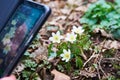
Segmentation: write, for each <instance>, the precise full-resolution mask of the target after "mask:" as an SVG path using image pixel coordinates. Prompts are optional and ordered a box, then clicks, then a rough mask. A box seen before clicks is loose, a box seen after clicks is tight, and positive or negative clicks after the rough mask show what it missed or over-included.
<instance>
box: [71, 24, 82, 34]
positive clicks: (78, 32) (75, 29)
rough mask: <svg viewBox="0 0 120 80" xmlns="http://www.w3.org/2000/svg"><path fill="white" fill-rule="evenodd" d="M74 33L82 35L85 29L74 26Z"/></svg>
mask: <svg viewBox="0 0 120 80" xmlns="http://www.w3.org/2000/svg"><path fill="white" fill-rule="evenodd" d="M72 32H74V33H77V34H79V35H81V34H82V33H83V32H84V29H83V28H82V27H81V26H80V27H76V26H73V29H72Z"/></svg>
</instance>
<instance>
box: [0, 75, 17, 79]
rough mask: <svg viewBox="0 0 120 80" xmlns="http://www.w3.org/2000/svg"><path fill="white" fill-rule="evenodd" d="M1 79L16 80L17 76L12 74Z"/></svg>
mask: <svg viewBox="0 0 120 80" xmlns="http://www.w3.org/2000/svg"><path fill="white" fill-rule="evenodd" d="M0 80H16V78H15V76H14V75H11V76H9V77H4V78H2V79H0Z"/></svg>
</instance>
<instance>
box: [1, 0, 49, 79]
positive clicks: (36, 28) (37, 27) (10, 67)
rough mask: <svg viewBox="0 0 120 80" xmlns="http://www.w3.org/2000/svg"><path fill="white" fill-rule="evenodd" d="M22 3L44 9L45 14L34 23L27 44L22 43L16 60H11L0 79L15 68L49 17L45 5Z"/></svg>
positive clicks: (47, 8) (31, 2) (30, 2)
mask: <svg viewBox="0 0 120 80" xmlns="http://www.w3.org/2000/svg"><path fill="white" fill-rule="evenodd" d="M21 3H22V2H21ZM24 3H29V4H31V5H34V6H36V7H37V6H38V7H39V6H42V7H44V9H45V13H44V15H43V16H42V18H40V19H39V20H38V21H37V22H36V24H35V26H34V29H33V32H32V34H31V35H30V36H29V38H28V39H27V42H25V43H23V44H24V45H22V46H20V48H19V49H18V51H17V54H19V55H17V56H16V58H14V59H13V62H12V64H10V65H8V67H7V69H6V70H5V72H4V73H3V75H2V76H1V77H4V76H8V75H10V74H11V72H12V71H13V69H14V68H15V67H16V65H17V63H18V62H19V60H20V58H21V57H22V56H23V54H24V52H25V51H26V49H27V48H28V46H29V45H30V43H31V42H32V40H33V38H35V36H36V35H37V33H38V32H39V30H40V29H41V28H42V25H43V24H44V23H45V21H46V20H47V18H48V17H49V15H50V13H51V9H50V8H49V7H47V6H46V5H43V4H40V3H37V2H33V1H29V0H28V1H27V0H26V1H24Z"/></svg>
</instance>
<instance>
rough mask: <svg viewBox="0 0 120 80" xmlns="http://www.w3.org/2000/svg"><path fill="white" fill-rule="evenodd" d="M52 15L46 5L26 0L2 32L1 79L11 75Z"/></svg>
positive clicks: (0, 39) (0, 50)
mask: <svg viewBox="0 0 120 80" xmlns="http://www.w3.org/2000/svg"><path fill="white" fill-rule="evenodd" d="M50 13H51V9H50V8H49V7H47V6H46V5H43V4H40V3H37V2H33V1H29V0H25V1H24V2H22V3H20V4H19V6H18V7H17V9H16V10H15V11H14V13H13V15H12V16H11V18H10V19H9V20H8V22H7V24H6V25H5V26H4V28H2V30H1V31H0V77H4V76H8V75H10V74H11V72H12V71H13V69H14V68H15V66H16V65H17V63H18V61H19V60H20V58H21V57H22V55H23V54H24V52H25V50H26V49H27V48H28V46H29V45H30V43H31V41H32V40H33V38H34V37H35V35H36V34H37V33H38V31H39V30H40V28H41V27H42V25H43V24H44V23H45V21H46V20H47V18H48V16H49V15H50Z"/></svg>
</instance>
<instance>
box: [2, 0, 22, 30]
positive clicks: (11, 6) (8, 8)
mask: <svg viewBox="0 0 120 80" xmlns="http://www.w3.org/2000/svg"><path fill="white" fill-rule="evenodd" d="M23 1H24V0H0V31H1V29H2V28H3V26H5V24H6V22H7V20H8V19H9V17H10V16H11V15H12V12H13V11H14V10H15V9H16V7H17V6H18V4H20V3H21V2H23Z"/></svg>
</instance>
